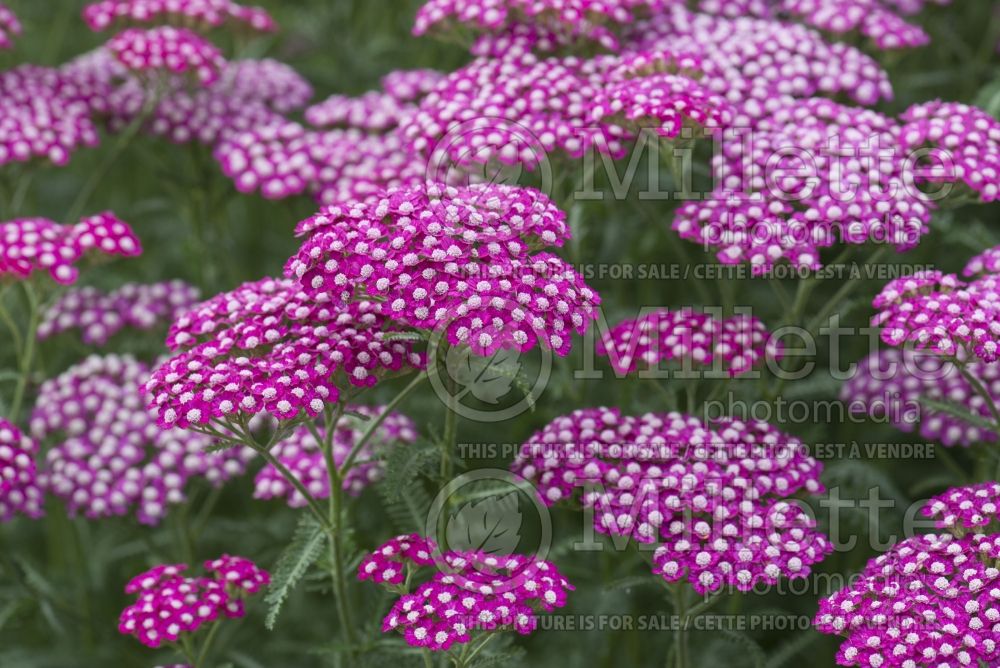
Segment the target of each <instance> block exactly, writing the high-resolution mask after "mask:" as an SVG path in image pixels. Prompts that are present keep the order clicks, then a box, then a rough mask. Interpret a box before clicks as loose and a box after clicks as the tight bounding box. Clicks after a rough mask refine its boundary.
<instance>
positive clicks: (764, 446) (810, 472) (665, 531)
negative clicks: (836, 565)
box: [511, 408, 833, 593]
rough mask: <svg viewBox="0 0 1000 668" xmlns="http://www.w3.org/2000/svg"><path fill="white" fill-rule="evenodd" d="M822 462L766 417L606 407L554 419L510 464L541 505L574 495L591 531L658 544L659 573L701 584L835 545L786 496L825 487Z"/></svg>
mask: <svg viewBox="0 0 1000 668" xmlns="http://www.w3.org/2000/svg"><path fill="white" fill-rule="evenodd" d="M820 468H821V467H820V464H819V463H817V462H816V461H815V460H814V459H813V458H812V457H810V456H808V454H807V453H806V451H805V447H804V446H803V445H802V443H801V442H799V441H798V440H797V439H795V438H793V437H791V436H789V435H787V434H783V433H782V432H780V431H779V430H778V429H776V428H774V427H772V426H770V425H768V424H766V423H759V422H758V423H744V422H741V421H739V420H734V419H724V420H720V421H717V422H714V423H712V424H704V423H702V422H701V421H700V420H698V419H697V418H695V417H691V416H685V415H681V414H679V413H666V414H655V413H649V414H646V415H642V416H639V417H630V416H623V415H621V413H620V412H619V411H618V410H617V409H607V408H591V409H582V410H577V411H574V412H573V413H572V414H570V415H567V416H564V417H560V418H557V419H556V420H554V421H553V422H551V423H550V424H548V425H547V426H546V427H544V428H543V429H542V430H541V431H539V432H537V433H536V434H534V435H533V436H532V437H531V438H530V439H529V440H528V441H527V442H526V443H525V444H524V445H522V447H521V452H520V453H519V455H518V457H517V458H516V459H515V460H514V463H513V464H512V465H511V469H512V470H513V471H514V472H515V473H517V474H519V475H521V476H523V477H524V478H526V479H527V480H530V481H531V482H532V483H533V484H534V485H535V486H536V487H537V488H538V494H539V496H540V497H541V499H542V500H543V501H544V502H545V503H546V504H550V505H551V504H553V503H556V502H558V501H562V500H567V499H571V498H574V497H575V498H579V500H580V503H581V504H582V505H583V506H584V507H587V508H593V509H594V525H595V528H596V529H597V530H598V531H601V532H603V533H607V534H611V535H622V536H629V537H631V538H634V539H635V540H637V541H639V542H642V543H654V544H658V547H657V548H656V550H655V552H654V554H653V562H654V573H655V574H656V575H659V576H661V577H663V578H664V579H665V580H666V581H668V582H677V581H681V580H687V581H688V582H689V583H690V584H691V585H692V586H693V587H694V589H695V590H696V591H698V592H699V593H706V592H712V591H717V590H719V589H720V588H722V587H726V586H732V587H735V588H737V589H738V590H740V591H749V590H750V589H752V588H753V587H755V586H759V585H760V584H774V583H776V582H777V581H778V579H779V578H780V577H782V576H784V577H789V578H801V577H806V576H807V575H808V574H809V571H810V567H811V566H812V565H813V564H815V563H816V562H818V561H820V560H821V559H823V557H824V556H826V554H827V553H829V552H830V551H831V550H832V548H833V546H832V544H831V543H830V541H828V540H827V538H826V537H825V536H824V535H823V534H821V533H820V532H819V531H817V530H816V524H815V521H814V520H813V519H812V517H811V514H810V513H809V512H807V511H806V510H805V509H803V508H802V507H801V506H800V505H798V503H797V502H795V501H794V500H792V499H789V498H788V497H790V496H792V495H794V494H796V493H800V492H802V493H805V494H809V495H815V494H818V493H819V492H821V491H822V489H823V488H822V485H821V484H820V482H819V473H820Z"/></svg>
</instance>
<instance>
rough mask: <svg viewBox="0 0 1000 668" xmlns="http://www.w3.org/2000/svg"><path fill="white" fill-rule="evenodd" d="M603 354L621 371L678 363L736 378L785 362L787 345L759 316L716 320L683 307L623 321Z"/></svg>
mask: <svg viewBox="0 0 1000 668" xmlns="http://www.w3.org/2000/svg"><path fill="white" fill-rule="evenodd" d="M597 352H598V354H600V355H607V356H608V358H609V361H610V362H611V366H612V367H613V368H614V370H615V371H616V372H618V373H632V372H635V371H637V370H642V369H652V368H656V367H658V366H659V365H660V364H662V363H664V362H676V363H678V364H680V365H681V367H682V368H683V369H685V370H689V369H692V368H701V367H707V368H708V369H710V370H711V371H713V372H716V373H721V374H726V375H729V376H732V377H735V376H741V375H743V374H746V373H748V372H750V371H751V370H752V369H753V368H754V367H757V366H759V365H760V364H761V363H763V362H764V361H765V360H766V359H772V360H776V359H780V358H781V345H780V342H778V341H776V340H774V339H773V338H772V336H771V334H770V333H769V332H768V331H767V328H766V327H765V326H764V323H763V322H761V321H760V320H758V319H757V318H754V317H753V316H749V315H735V316H733V317H731V318H716V317H714V316H712V315H711V314H709V313H701V312H696V311H693V310H691V309H689V308H683V309H680V310H676V311H670V310H667V309H657V310H655V311H653V312H651V313H647V314H645V315H641V316H640V317H639V318H635V319H630V320H624V321H622V322H620V323H618V324H617V325H615V326H614V327H613V328H611V330H610V331H608V332H606V333H605V334H604V335H603V336H602V337H601V340H600V341H599V342H598V344H597Z"/></svg>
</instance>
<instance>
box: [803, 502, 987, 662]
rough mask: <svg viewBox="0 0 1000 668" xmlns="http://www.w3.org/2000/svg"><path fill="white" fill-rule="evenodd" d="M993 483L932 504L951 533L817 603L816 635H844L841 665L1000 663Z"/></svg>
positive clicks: (893, 554) (916, 543)
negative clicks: (817, 633) (819, 633)
mask: <svg viewBox="0 0 1000 668" xmlns="http://www.w3.org/2000/svg"><path fill="white" fill-rule="evenodd" d="M998 489H1000V485H998V484H997V483H995V482H988V483H984V484H981V485H975V486H972V487H965V488H957V489H952V490H949V491H947V492H946V493H944V494H942V495H940V496H938V497H935V498H933V499H931V500H930V502H929V503H928V504H927V505H926V506H925V507H924V511H923V512H924V514H925V515H927V516H929V517H932V518H934V519H935V520H936V526H937V527H938V528H939V529H946V530H947V532H941V533H939V534H926V535H920V536H914V537H912V538H907V539H906V540H903V541H902V542H900V543H898V544H897V545H896V546H895V547H893V548H892V549H891V550H889V551H888V552H886V553H885V554H882V555H880V556H878V557H876V558H875V559H872V560H871V561H869V562H868V565H867V566H866V567H865V569H864V571H863V572H862V573H861V577H860V578H854V579H852V581H851V584H850V585H849V586H848V587H847V588H845V589H842V590H840V591H838V592H837V593H835V594H833V595H832V596H830V597H829V598H826V599H824V600H822V601H820V608H819V612H818V613H817V615H816V619H815V620H814V622H813V623H814V625H815V626H816V628H817V630H819V631H821V632H823V633H830V634H837V635H841V636H844V637H846V640H845V642H844V643H843V644H842V645H841V646H840V650H839V651H838V652H837V663H839V664H840V665H843V666H861V667H863V668H869V667H876V668H914V667H917V666H952V665H953V666H976V665H990V666H992V665H996V663H997V660H998V659H1000V645H998V643H1000V633H998V631H997V621H998V620H1000V588H998V586H997V585H998V583H997V579H998V576H1000V570H998V569H997V568H996V567H995V563H996V560H997V558H1000V534H996V533H993V531H994V530H995V528H996V526H997V525H996V521H997V514H996V509H997V506H996V498H997V491H998Z"/></svg>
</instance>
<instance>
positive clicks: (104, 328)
mask: <svg viewBox="0 0 1000 668" xmlns="http://www.w3.org/2000/svg"><path fill="white" fill-rule="evenodd" d="M197 300H198V289H197V288H195V287H193V286H191V285H188V284H187V283H185V282H183V281H165V282H162V283H150V284H142V283H127V284H125V285H123V286H122V287H120V288H118V289H116V290H112V291H111V292H108V293H103V292H101V291H100V290H98V289H97V288H92V287H83V288H74V289H71V290H68V291H67V292H66V293H65V294H64V295H62V296H61V297H60V298H59V299H58V300H57V301H56V302H55V303H54V304H52V306H50V307H49V308H48V310H47V311H46V312H45V315H44V318H43V320H42V323H41V325H39V327H38V338H39V339H47V338H49V337H51V336H55V335H56V334H61V333H62V332H66V331H69V330H71V329H79V330H80V332H81V338H82V339H83V342H84V343H86V344H88V345H97V346H101V345H104V344H105V343H107V341H108V339H110V338H111V337H112V336H114V335H115V334H117V333H118V332H119V331H121V330H122V329H124V328H126V327H131V328H134V329H140V330H148V329H152V328H153V327H156V326H157V325H158V324H160V323H161V322H164V321H167V322H173V320H174V319H175V318H176V317H177V316H179V315H180V314H181V312H182V311H184V310H186V309H188V308H189V307H191V306H193V305H194V304H195V303H196V302H197Z"/></svg>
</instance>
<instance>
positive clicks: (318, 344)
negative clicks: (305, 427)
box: [146, 278, 424, 428]
mask: <svg viewBox="0 0 1000 668" xmlns="http://www.w3.org/2000/svg"><path fill="white" fill-rule="evenodd" d="M378 311H379V307H378V305H376V304H374V303H372V302H369V301H360V302H354V303H351V304H341V303H339V302H331V301H330V300H317V299H313V298H312V297H310V296H309V295H308V294H306V293H305V292H303V291H302V290H301V289H300V287H299V285H298V283H296V282H295V281H293V280H277V279H271V278H265V279H262V280H260V281H257V282H254V283H245V284H243V285H241V286H240V287H238V288H236V289H235V290H233V291H231V292H226V293H222V294H219V295H216V296H215V297H213V298H211V299H209V300H208V301H206V302H204V303H202V304H199V305H198V306H196V307H194V308H193V309H191V310H190V311H189V312H187V313H185V314H184V315H182V316H181V317H180V318H178V319H177V321H176V322H175V323H174V324H173V326H172V327H171V329H170V334H169V336H168V338H167V345H168V346H169V347H170V348H171V349H174V350H176V349H178V348H184V349H185V350H183V351H182V352H180V353H178V354H177V355H175V356H174V357H172V358H170V359H169V360H167V361H165V362H164V363H162V364H161V365H160V366H159V367H157V368H156V369H155V370H154V371H153V374H152V378H151V379H150V380H149V382H148V383H147V385H146V388H147V391H148V392H149V394H150V396H151V399H150V404H149V407H150V410H152V411H153V413H154V414H155V415H156V418H157V421H158V423H159V424H160V426H161V427H164V428H170V427H175V426H176V427H181V428H186V427H189V426H196V427H197V426H201V425H207V424H209V423H211V422H218V421H224V420H227V419H230V418H235V417H237V416H239V415H245V416H253V415H257V414H259V413H263V412H267V413H270V414H271V415H272V416H274V417H275V418H278V419H280V420H291V419H294V418H296V417H298V416H299V415H300V414H301V413H305V414H306V415H309V416H313V417H315V416H316V415H318V414H319V413H320V412H322V410H323V407H324V405H326V404H327V403H333V402H336V401H337V400H338V398H339V391H338V389H337V384H336V379H335V378H334V374H335V373H343V374H345V375H346V381H347V382H349V383H350V384H353V385H355V386H361V387H364V386H371V385H374V384H375V383H376V382H377V380H378V378H379V377H380V376H383V375H385V374H388V373H392V372H398V371H401V370H403V369H407V370H409V369H412V368H422V367H423V364H424V359H423V356H422V355H421V354H419V353H417V352H415V351H414V349H413V346H412V344H411V343H410V342H408V341H402V340H394V339H393V337H392V335H393V333H394V329H393V327H391V326H389V325H388V324H387V322H386V319H385V318H384V317H383V316H381V315H379V313H378Z"/></svg>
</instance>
